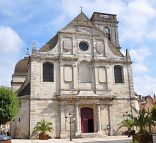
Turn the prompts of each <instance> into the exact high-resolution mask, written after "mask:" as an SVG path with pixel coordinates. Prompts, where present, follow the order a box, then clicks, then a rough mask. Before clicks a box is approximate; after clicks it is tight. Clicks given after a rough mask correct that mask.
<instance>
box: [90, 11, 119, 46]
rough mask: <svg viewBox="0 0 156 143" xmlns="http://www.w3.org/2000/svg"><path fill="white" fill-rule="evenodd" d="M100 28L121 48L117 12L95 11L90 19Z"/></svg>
mask: <svg viewBox="0 0 156 143" xmlns="http://www.w3.org/2000/svg"><path fill="white" fill-rule="evenodd" d="M90 20H91V21H92V22H93V23H94V24H95V25H96V27H97V28H98V29H100V30H101V31H103V32H104V33H105V34H106V35H107V38H108V39H109V40H110V41H111V42H112V43H113V44H114V45H115V47H117V48H119V49H120V45H119V38H118V26H117V24H118V21H117V18H116V15H115V14H107V13H100V12H94V13H93V15H92V17H91V19H90Z"/></svg>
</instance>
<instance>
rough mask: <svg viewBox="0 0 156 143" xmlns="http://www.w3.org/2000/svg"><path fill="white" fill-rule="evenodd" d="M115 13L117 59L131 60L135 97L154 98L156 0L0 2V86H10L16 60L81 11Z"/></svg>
mask: <svg viewBox="0 0 156 143" xmlns="http://www.w3.org/2000/svg"><path fill="white" fill-rule="evenodd" d="M81 6H82V7H83V8H82V9H83V12H84V13H85V14H86V15H87V16H88V17H89V18H90V17H91V15H92V13H93V12H95V11H96V12H103V13H112V14H117V18H118V21H119V24H118V30H119V41H120V46H121V47H122V49H121V51H122V52H123V54H124V53H125V50H126V49H128V50H129V52H130V54H131V59H132V61H133V64H132V70H133V78H134V89H135V92H136V93H137V94H141V95H144V96H145V95H154V94H155V93H156V58H155V55H156V0H21V1H20V0H0V85H4V86H11V85H10V81H11V78H12V74H13V72H14V67H15V65H16V63H17V61H18V60H20V59H22V58H23V57H25V56H26V51H27V50H26V49H27V48H29V49H30V51H31V49H32V43H33V41H35V42H36V47H37V48H40V47H41V46H43V45H44V44H45V43H46V42H47V41H49V40H50V39H51V38H52V37H53V36H54V35H55V34H56V33H57V31H59V30H61V29H62V28H63V27H65V26H66V25H67V24H68V23H69V22H70V21H71V20H72V19H74V18H75V17H76V16H77V15H78V14H79V13H80V11H81V8H80V7H81Z"/></svg>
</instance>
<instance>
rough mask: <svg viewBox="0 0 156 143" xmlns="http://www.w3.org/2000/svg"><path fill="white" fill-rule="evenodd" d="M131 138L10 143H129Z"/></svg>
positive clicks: (14, 142) (18, 142) (15, 142)
mask: <svg viewBox="0 0 156 143" xmlns="http://www.w3.org/2000/svg"><path fill="white" fill-rule="evenodd" d="M130 141H131V138H128V137H126V136H111V137H105V138H79V139H73V141H72V142H71V141H69V139H50V140H21V139H13V140H12V143H130Z"/></svg>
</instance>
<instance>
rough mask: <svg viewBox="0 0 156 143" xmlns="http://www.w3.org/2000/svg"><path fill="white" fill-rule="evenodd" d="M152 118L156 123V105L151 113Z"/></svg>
mask: <svg viewBox="0 0 156 143" xmlns="http://www.w3.org/2000/svg"><path fill="white" fill-rule="evenodd" d="M151 116H152V119H153V120H154V121H156V105H154V106H153V109H152V111H151Z"/></svg>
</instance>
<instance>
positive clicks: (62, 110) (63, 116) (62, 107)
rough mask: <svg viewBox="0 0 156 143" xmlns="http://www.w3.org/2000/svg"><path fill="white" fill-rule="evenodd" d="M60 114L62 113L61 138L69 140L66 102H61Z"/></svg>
mask: <svg viewBox="0 0 156 143" xmlns="http://www.w3.org/2000/svg"><path fill="white" fill-rule="evenodd" d="M60 112H61V114H60V115H61V117H60V119H61V134H60V138H61V139H62V138H67V132H66V127H65V125H66V122H65V106H64V102H63V101H61V105H60Z"/></svg>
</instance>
